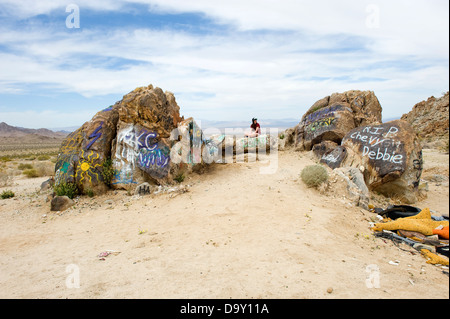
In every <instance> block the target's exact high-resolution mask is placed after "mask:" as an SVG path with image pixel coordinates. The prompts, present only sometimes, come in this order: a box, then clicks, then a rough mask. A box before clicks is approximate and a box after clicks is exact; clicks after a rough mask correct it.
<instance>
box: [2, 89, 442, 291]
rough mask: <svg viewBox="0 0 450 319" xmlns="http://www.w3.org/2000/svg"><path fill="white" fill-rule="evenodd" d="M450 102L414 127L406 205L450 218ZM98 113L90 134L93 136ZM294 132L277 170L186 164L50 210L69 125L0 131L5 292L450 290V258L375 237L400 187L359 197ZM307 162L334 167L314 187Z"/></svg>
mask: <svg viewBox="0 0 450 319" xmlns="http://www.w3.org/2000/svg"><path fill="white" fill-rule="evenodd" d="M151 89H152V90H153V87H152V88H151ZM144 91H145V90H144ZM136 92H138V93H139V94H140V93H142V92H143V91H142V90H141V91H139V90H138V91H136ZM136 92H134V95H133V96H135V95H136V94H137V93H136ZM145 92H146V91H145ZM143 94H144V93H143ZM145 94H147V93H145ZM126 100H127V99H126V97H124V101H126ZM444 100H445V99H444ZM328 101H329V99H328ZM435 101H436V99H434V100H433V101H430V100H429V101H428V102H429V103H434V104H436V102H435ZM446 101H447V102H446V105H447V106H446V107H447V109H446V110H447V119H446V121H447V125H446V127H445V125H442V132H441V133H442V134H441V133H439V136H438V138H435V134H433V130H431V131H427V132H424V133H422V136H421V138H420V142H421V145H422V146H423V151H422V154H423V167H421V169H422V170H421V176H420V186H419V188H418V190H417V201H416V202H415V203H413V204H411V205H413V206H415V207H418V208H420V209H425V208H429V209H430V211H431V213H432V215H433V216H447V218H448V215H449V154H448V93H447V95H446ZM121 103H122V102H121ZM123 103H125V102H123ZM341 103H342V102H341ZM349 103H350V102H349ZM352 103H353V102H352ZM424 103H425V102H424ZM131 104H132V103H131V102H130V105H131ZM444 104H445V103H444ZM133 105H134V104H133ZM136 105H137V104H136ZM352 106H353V104H352ZM120 107H123V104H121V105H119V108H118V110H119V118H120V120H119V121H122V120H124V118H123V117H122V115H121V114H122V113H120V112H122V110H123V108H122V109H121V108H120ZM127 107H128V106H127ZM444 107H445V106H444ZM426 108H427V109H429V104H428V105H427V106H426ZM127 112H128V111H127ZM152 112H158V111H155V110H154V109H152ZM415 112H416V114H415V118H418V117H420V115H419V113H420V110H419V107H417V108H415ZM103 113H104V112H103ZM103 113H102V114H103ZM99 114H100V113H99ZM140 114H141V113H140ZM102 116H103V115H102ZM174 118H176V116H174ZM95 119H96V118H94V119H93V120H92V121H90V122H89V123H87V124H86V125H85V126H83V128H85V130H86V132H87V133H86V134H85V135H84V136H86V137H90V136H95V135H94V134H90V131H89V127H90V126H89V125H90V123H98V122H95ZM102 120H104V118H102ZM171 120H172V119H170V121H168V123H170V122H171ZM404 120H405V121H406V120H407V119H406V118H405V119H404ZM133 121H134V123H136V122H139V121H141V120H140V119H136V118H134V119H133ZM180 121H182V119H178V120H177V122H178V123H184V122H180ZM429 121H430V119H429V118H427V119H426V120H424V122H420V123H429ZM102 123H104V122H102ZM139 123H143V122H142V121H141V122H139ZM420 123H419V124H417V123H416V124H415V125H416V126H414V128H415V129H416V131H419V130H418V129H417V127H418V126H417V125H419V126H420V125H421V124H420ZM142 125H144V124H142ZM103 127H105V126H103ZM119 127H121V126H120V125H119ZM147 127H149V126H148V124H147ZM158 129H159V128H158ZM155 130H156V129H155ZM95 132H98V130H97V131H95ZM158 132H161V131H158ZM421 132H422V131H421ZM159 134H163V133H159ZM292 134H293V130H287V131H286V132H284V133H283V134H281V135H279V136H278V137H277V143H278V144H277V145H278V151H277V152H276V156H277V169H276V170H275V171H274V172H272V173H270V174H261V169H264V168H267V167H268V165H270V164H271V162H270V157H269V155H266V157H265V156H258V160H257V161H250V160H247V161H244V162H240V161H234V162H233V163H215V164H212V165H207V166H206V167H205V166H203V165H200V166H201V168H200V169H198V170H192V171H191V170H186V169H185V168H183V167H182V165H179V166H177V167H176V168H177V169H180V167H181V171H182V172H183V173H184V174H182V175H179V174H178V172H179V171H175V172H173V171H172V170H170V171H169V173H166V175H167V174H168V175H167V176H169V177H172V178H173V177H174V176H176V177H177V178H176V179H175V181H173V180H172V182H171V183H166V182H160V183H150V186H151V190H150V191H148V192H144V193H145V194H142V193H139V192H136V191H135V188H136V185H137V184H136V185H135V184H133V185H130V186H129V187H128V186H127V187H122V188H120V187H112V188H109V189H107V190H103V189H102V188H95V187H94V186H93V188H92V190H91V189H88V190H89V191H86V189H87V188H85V192H84V193H83V194H79V195H77V196H75V197H74V198H73V203H72V204H71V205H70V206H69V208H67V209H64V210H56V211H52V210H51V209H50V208H51V202H52V201H53V199H54V198H55V194H53V192H54V189H53V188H52V187H51V186H49V185H52V184H51V183H49V178H53V180H54V179H55V175H56V174H55V173H57V171H58V170H57V168H58V167H62V166H61V165H59V164H58V163H59V161H61V158H62V154H63V152H62V151H61V149H59V147H60V145H61V143H63V145H64V141H65V140H64V138H65V137H59V138H55V143H53V144H52V143H47V144H42V145H44V146H41V147H39V146H36V147H35V149H31V148H29V147H28V146H25V147H22V148H21V147H19V146H18V145H17V144H16V147H13V146H11V141H10V140H8V141H7V140H6V139H2V141H3V144H4V145H6V144H8V146H4V148H2V154H0V177H1V180H0V193H2V194H5V196H3V197H4V199H0V212H1V213H0V220H1V223H0V227H1V230H0V274H1V276H0V282H1V286H2V289H1V292H0V298H39V299H41V298H58V299H64V298H125V299H127V298H154V299H159V298H167V299H171V298H181V299H184V298H193V299H205V298H213V299H215V298H220V299H229V298H232V299H417V298H425V299H448V298H449V277H448V271H449V270H448V258H447V266H445V265H441V264H430V263H427V258H425V256H423V255H422V254H421V252H420V251H418V250H416V249H414V248H412V247H410V246H408V245H406V244H404V243H400V244H398V243H395V242H393V241H391V240H388V239H384V238H379V237H376V236H375V235H374V232H373V230H372V227H373V225H374V223H376V222H379V220H378V219H377V213H376V212H375V211H374V208H381V209H386V208H387V207H388V206H389V205H400V204H405V203H404V202H403V201H402V197H399V196H391V197H389V196H385V195H383V194H381V193H379V192H377V191H370V193H369V195H368V198H367V202H366V203H365V204H368V205H362V204H361V201H359V202H358V201H356V202H355V199H354V197H352V196H350V195H349V193H348V191H347V190H346V184H345V182H343V181H342V179H340V175H338V174H337V173H336V170H333V169H332V168H330V167H329V166H327V165H325V164H324V163H321V164H319V162H320V157H317V155H316V154H315V152H314V150H311V149H303V150H299V149H298V147H294V145H288V144H289V141H288V137H289V135H291V137H292ZM445 134H446V135H445ZM105 135H106V133H105ZM22 139H25V137H22ZM294 139H295V138H294ZM91 140H92V139H91ZM324 140H325V139H324ZM5 141H7V143H6V142H5ZM99 141H100V140H99ZM102 143H103V142H102ZM113 143H114V142H113ZM12 144H13V143H12ZM22 144H23V145H27V144H24V143H22ZM30 144H33V145H37V144H36V142H35V141H33V142H32V143H30ZM49 145H50V146H49ZM91 145H92V144H89V146H91ZM158 145H159V144H158ZM94 146H95V144H94ZM159 146H160V145H159ZM55 147H56V149H59V151H58V150H55ZM116 147H119V143H118V142H117V146H116ZM333 147H336V145H334V146H333ZM110 149H111V147H109V150H110ZM30 150H31V151H30ZM96 151H98V152H101V151H100V150H99V149H96ZM113 151H114V145H113ZM110 152H111V151H110ZM113 154H114V152H113ZM326 154H330V153H326ZM235 159H236V158H235ZM272 164H273V163H272ZM58 165H59V166H58ZM73 165H75V166H76V163H75V164H73ZM312 165H320V166H322V167H324V168H325V169H326V172H327V175H328V179H327V181H325V182H323V183H322V184H321V185H320V187H309V186H308V185H306V184H305V182H304V181H303V180H302V178H301V173H302V171H303V170H304V169H305V168H307V167H308V166H312ZM81 167H82V166H81ZM30 170H31V171H33V170H34V172H30ZM27 172H28V173H27ZM134 172H135V171H134ZM158 173H160V170H158ZM116 176H117V175H116ZM179 176H182V178H178V177H179ZM164 178H166V177H164ZM161 180H162V179H160V176H159V175H158V176H157V178H155V180H152V181H153V182H155V181H161ZM50 181H51V180H50ZM146 181H149V180H146ZM56 182H57V183H58V180H57V181H56ZM59 182H61V181H59ZM141 182H142V181H141ZM99 183H100V182H99ZM122 183H123V181H122ZM47 184H49V185H47ZM158 184H159V185H158ZM97 189H101V190H102V191H97ZM8 192H9V193H12V194H13V195H12V196H6V194H8ZM8 197H9V198H8Z"/></svg>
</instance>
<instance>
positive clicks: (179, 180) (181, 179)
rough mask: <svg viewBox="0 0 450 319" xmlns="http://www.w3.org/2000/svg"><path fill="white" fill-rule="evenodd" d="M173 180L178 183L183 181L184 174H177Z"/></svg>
mask: <svg viewBox="0 0 450 319" xmlns="http://www.w3.org/2000/svg"><path fill="white" fill-rule="evenodd" d="M173 179H174V180H175V181H177V182H178V183H181V182H183V181H184V174H183V173H179V174H177V175H176V176H175V177H174V178H173Z"/></svg>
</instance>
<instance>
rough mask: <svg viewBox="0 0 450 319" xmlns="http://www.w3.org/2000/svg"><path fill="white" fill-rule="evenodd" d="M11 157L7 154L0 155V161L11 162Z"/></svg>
mask: <svg viewBox="0 0 450 319" xmlns="http://www.w3.org/2000/svg"><path fill="white" fill-rule="evenodd" d="M11 161H12V158H11V156H9V155H4V156H0V162H11Z"/></svg>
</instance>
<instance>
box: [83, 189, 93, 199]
mask: <svg viewBox="0 0 450 319" xmlns="http://www.w3.org/2000/svg"><path fill="white" fill-rule="evenodd" d="M84 194H85V195H87V196H89V197H94V196H95V193H94V190H93V189H92V188H90V187H88V188H87V189H86V190H85V191H84Z"/></svg>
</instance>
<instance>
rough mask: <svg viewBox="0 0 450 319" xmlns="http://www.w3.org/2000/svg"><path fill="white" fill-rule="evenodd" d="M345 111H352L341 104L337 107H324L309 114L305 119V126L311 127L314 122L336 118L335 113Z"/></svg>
mask: <svg viewBox="0 0 450 319" xmlns="http://www.w3.org/2000/svg"><path fill="white" fill-rule="evenodd" d="M343 110H348V111H350V112H351V111H352V110H351V109H350V108H348V107H344V106H343V105H340V104H336V105H332V106H329V107H324V108H322V109H319V110H317V111H316V112H314V113H311V114H308V115H307V116H306V117H305V119H304V120H303V124H304V125H305V126H306V125H309V124H311V123H312V122H315V121H317V120H320V119H323V118H326V117H335V113H334V112H337V111H343Z"/></svg>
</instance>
